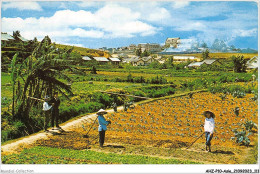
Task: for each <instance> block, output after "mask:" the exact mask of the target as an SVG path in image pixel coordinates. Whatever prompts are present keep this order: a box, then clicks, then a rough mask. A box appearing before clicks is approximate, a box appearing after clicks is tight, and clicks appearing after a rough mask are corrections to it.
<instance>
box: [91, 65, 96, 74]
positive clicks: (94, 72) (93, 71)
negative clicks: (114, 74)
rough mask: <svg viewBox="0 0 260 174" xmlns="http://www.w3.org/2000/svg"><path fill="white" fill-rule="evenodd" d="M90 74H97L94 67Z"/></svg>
mask: <svg viewBox="0 0 260 174" xmlns="http://www.w3.org/2000/svg"><path fill="white" fill-rule="evenodd" d="M91 74H97V69H96V67H95V66H92V70H91Z"/></svg>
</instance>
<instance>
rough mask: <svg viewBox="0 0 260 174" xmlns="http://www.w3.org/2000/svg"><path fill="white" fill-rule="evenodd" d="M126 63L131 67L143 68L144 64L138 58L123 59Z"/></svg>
mask: <svg viewBox="0 0 260 174" xmlns="http://www.w3.org/2000/svg"><path fill="white" fill-rule="evenodd" d="M125 61H126V62H127V63H131V64H132V65H133V66H143V65H144V64H145V62H144V61H143V60H142V59H141V58H140V57H132V58H130V59H125Z"/></svg>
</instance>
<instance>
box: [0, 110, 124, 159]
mask: <svg viewBox="0 0 260 174" xmlns="http://www.w3.org/2000/svg"><path fill="white" fill-rule="evenodd" d="M122 109H123V107H118V110H122ZM107 112H109V113H110V112H114V111H113V109H110V110H107ZM96 116H97V115H96V114H89V115H85V116H82V117H81V118H79V119H76V120H72V121H70V122H66V123H63V124H61V125H60V126H61V127H62V129H63V130H64V131H65V132H69V131H73V130H75V129H78V128H79V127H81V125H82V123H83V122H86V121H89V122H93V121H94V120H95V118H96ZM56 133H58V130H50V133H45V132H42V131H41V132H39V133H35V134H32V135H29V136H26V137H23V138H19V139H17V141H14V142H11V143H8V144H5V145H1V154H3V155H7V154H12V153H19V152H21V151H22V150H23V149H25V148H31V147H33V146H35V145H36V142H37V141H39V140H47V139H49V138H50V136H52V135H55V134H56Z"/></svg>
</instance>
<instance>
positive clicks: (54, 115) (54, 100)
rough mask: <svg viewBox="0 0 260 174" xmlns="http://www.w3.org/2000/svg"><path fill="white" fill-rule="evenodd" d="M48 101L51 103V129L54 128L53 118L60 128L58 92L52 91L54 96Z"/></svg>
mask: <svg viewBox="0 0 260 174" xmlns="http://www.w3.org/2000/svg"><path fill="white" fill-rule="evenodd" d="M50 103H51V104H52V117H51V125H52V127H53V128H52V130H54V120H55V124H56V127H57V128H58V129H60V130H61V127H60V126H59V106H60V99H59V97H58V92H55V93H54V97H53V98H52V99H51V100H50Z"/></svg>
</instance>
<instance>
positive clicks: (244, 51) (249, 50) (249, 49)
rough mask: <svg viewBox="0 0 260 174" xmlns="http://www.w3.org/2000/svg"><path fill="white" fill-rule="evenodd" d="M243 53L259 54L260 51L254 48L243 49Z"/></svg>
mask: <svg viewBox="0 0 260 174" xmlns="http://www.w3.org/2000/svg"><path fill="white" fill-rule="evenodd" d="M241 53H258V51H257V50H254V49H252V48H246V49H242V50H241Z"/></svg>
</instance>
